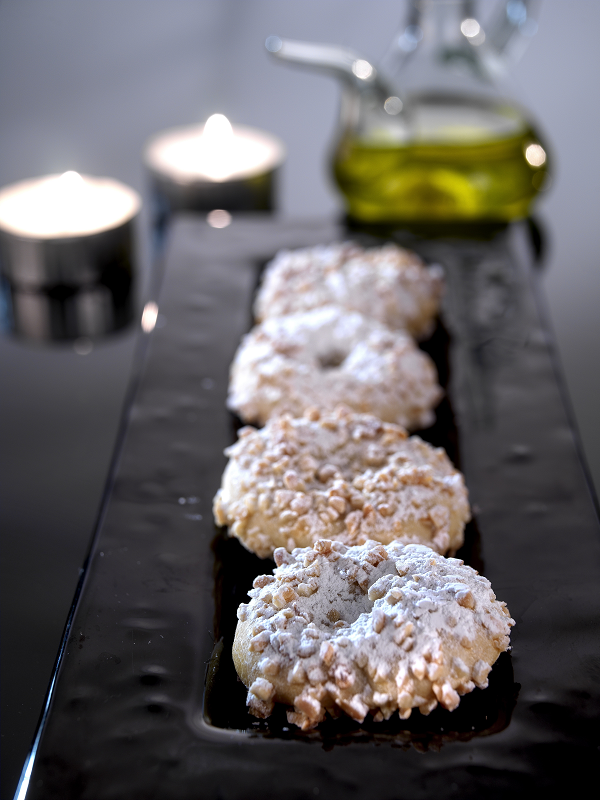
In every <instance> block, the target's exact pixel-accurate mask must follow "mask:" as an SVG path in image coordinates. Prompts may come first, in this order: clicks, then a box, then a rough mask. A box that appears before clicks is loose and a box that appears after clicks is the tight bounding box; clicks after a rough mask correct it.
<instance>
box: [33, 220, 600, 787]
mask: <svg viewBox="0 0 600 800" xmlns="http://www.w3.org/2000/svg"><path fill="white" fill-rule="evenodd" d="M525 230H526V228H525V226H520V225H516V226H509V227H505V228H498V229H495V230H493V231H488V232H487V233H486V234H485V235H481V236H480V237H475V238H473V237H471V238H464V237H463V238H448V237H446V238H437V239H435V238H430V239H427V238H423V237H417V236H412V237H411V236H408V235H407V234H396V236H395V238H397V239H398V241H400V242H401V243H406V244H409V245H410V246H412V247H414V248H415V249H417V250H418V251H419V252H420V253H421V254H422V255H423V256H424V257H425V258H426V259H428V260H429V261H437V262H439V263H441V264H442V265H443V266H444V269H445V271H446V276H447V292H446V296H445V299H444V308H443V314H442V320H441V322H440V324H439V325H438V328H437V330H436V332H435V334H434V336H433V337H432V339H431V341H430V342H428V343H426V344H425V345H424V347H425V348H426V349H428V350H429V351H430V353H431V354H432V356H433V357H434V359H435V360H436V363H437V365H438V369H439V372H440V378H441V381H442V383H443V384H444V385H445V388H446V398H445V400H444V401H443V403H442V404H441V406H440V408H439V409H438V421H437V423H436V425H434V426H433V428H431V429H430V430H428V431H425V432H423V434H422V435H423V436H424V438H427V439H429V440H430V441H432V442H434V443H435V444H442V445H444V446H445V447H447V449H448V451H449V454H450V455H451V457H452V458H453V459H454V460H455V461H456V462H457V464H458V465H459V466H460V467H461V469H462V470H463V471H464V473H465V476H466V480H467V485H468V487H469V491H470V497H471V501H472V504H473V510H474V521H473V522H472V523H471V524H470V526H469V528H468V530H467V536H466V543H465V547H464V548H463V550H462V551H461V553H460V555H461V557H463V558H464V559H465V560H466V561H467V563H470V564H472V565H473V566H475V567H476V568H477V569H479V570H480V571H481V572H482V573H483V574H485V575H486V576H487V577H488V578H489V579H490V580H491V582H492V585H493V587H494V590H495V592H496V594H497V595H498V597H499V598H500V599H502V600H505V601H506V602H507V603H508V606H509V609H510V611H511V614H512V616H513V617H514V618H515V620H516V622H517V624H516V627H515V628H514V629H513V635H512V644H513V649H512V651H511V652H510V653H506V654H503V655H502V656H501V658H500V659H499V660H498V662H497V664H496V666H495V667H494V669H493V671H492V674H491V679H490V686H489V688H488V689H486V690H485V691H481V690H475V691H474V692H473V693H472V694H470V695H467V696H465V697H464V698H463V699H462V701H461V705H460V706H459V708H458V709H457V710H456V711H455V712H447V711H444V710H440V709H438V710H436V711H435V712H434V713H432V714H431V715H430V716H429V717H422V716H420V715H419V714H418V713H415V714H413V716H412V717H411V719H410V720H407V721H401V720H399V719H396V720H395V721H394V720H391V721H390V722H388V723H379V724H376V723H373V722H372V721H369V720H367V721H365V723H364V724H363V725H358V724H356V723H353V722H352V721H349V720H343V719H342V720H336V721H330V722H326V723H324V724H322V725H321V726H320V727H319V728H318V729H317V730H315V731H311V732H308V733H302V732H300V731H298V730H297V729H295V728H294V727H293V726H290V725H288V724H287V723H286V720H285V716H284V714H283V713H282V712H278V713H276V714H274V715H273V717H272V718H271V719H270V720H268V721H257V720H255V719H254V718H253V717H251V716H249V715H248V714H247V712H246V709H245V705H244V700H245V690H244V687H243V686H242V685H241V684H240V683H239V682H238V681H237V679H236V676H235V671H234V670H233V666H232V662H231V653H230V649H231V640H232V636H233V631H234V629H235V608H236V606H237V604H238V603H239V602H242V601H244V599H245V593H246V591H247V590H248V589H249V588H250V586H251V582H252V579H253V577H254V576H255V575H257V574H260V573H262V572H265V571H268V570H269V569H270V567H269V563H268V562H263V561H260V560H259V559H257V558H256V557H255V556H253V555H251V554H249V553H247V552H246V551H245V550H243V548H242V547H241V546H240V545H239V543H238V542H237V541H236V540H230V539H227V538H226V537H225V536H224V535H223V533H222V532H219V531H218V530H217V529H216V528H215V527H214V524H213V521H212V512H211V503H212V498H213V495H214V494H215V492H216V490H217V488H218V486H219V484H220V479H221V473H222V470H223V468H224V466H225V463H226V459H225V457H224V455H223V449H224V448H225V447H226V446H227V445H228V444H230V443H231V442H232V441H233V440H234V439H235V430H236V424H237V422H236V420H235V419H234V418H233V417H232V415H230V414H229V413H228V412H227V410H226V409H225V397H226V390H227V377H228V368H229V364H230V362H231V359H232V357H233V354H234V352H235V349H236V347H237V345H238V342H239V340H240V337H241V336H242V334H243V333H244V332H245V331H246V330H248V329H249V327H250V325H251V302H252V296H253V292H254V290H255V287H256V284H257V281H258V278H259V274H260V270H261V269H262V267H263V266H264V264H265V262H266V261H267V260H268V259H269V258H271V257H272V256H273V255H274V253H275V252H276V251H277V250H278V249H280V248H282V247H298V246H303V245H311V244H316V243H321V242H328V241H333V240H336V239H339V238H340V237H343V236H348V235H355V236H358V237H359V238H361V239H362V240H363V241H364V242H365V243H369V242H370V243H376V242H377V239H376V238H373V237H369V236H366V235H365V234H349V232H348V231H345V230H343V229H341V228H340V227H338V226H337V225H335V224H333V223H331V222H330V221H324V222H317V223H310V222H305V223H302V222H293V221H292V222H278V221H276V220H272V219H271V220H268V219H252V218H243V217H240V218H235V219H234V222H233V223H232V225H231V226H230V227H228V228H225V229H222V230H216V229H212V228H210V227H208V226H207V225H206V224H205V223H204V222H202V221H200V220H198V219H197V218H192V217H189V218H185V217H182V218H180V219H179V220H178V221H177V222H176V223H175V224H174V226H173V228H172V230H171V233H170V239H169V244H168V248H167V255H166V258H165V265H164V266H165V274H164V280H163V286H162V290H161V293H160V298H159V310H160V313H159V317H158V325H157V327H156V329H155V330H154V332H153V333H152V334H151V335H150V336H149V337H145V338H146V340H147V341H146V342H145V343H144V345H143V346H142V347H141V348H140V357H139V359H138V365H139V374H138V377H137V380H136V382H135V392H133V393H132V402H131V403H130V405H129V408H128V411H127V414H126V418H125V420H126V424H125V425H124V426H123V431H122V435H121V437H120V444H119V449H118V458H116V459H115V464H114V468H113V473H112V475H111V478H110V480H109V484H108V488H107V492H106V497H105V502H104V507H103V512H102V515H101V519H100V520H99V523H98V528H97V531H96V535H95V538H94V542H93V544H92V548H91V551H90V556H89V559H88V562H87V564H86V566H85V570H84V574H83V579H82V582H81V585H80V590H79V591H78V595H77V597H76V599H75V603H74V606H73V610H72V614H71V617H70V619H69V622H68V627H67V633H66V636H65V639H64V642H63V645H62V648H61V653H60V657H59V661H58V666H57V670H56V673H55V676H54V678H53V681H52V684H51V687H50V690H49V696H48V704H47V707H46V709H45V712H44V716H43V719H42V723H41V725H40V729H39V732H38V736H37V738H36V742H35V744H34V747H33V750H32V753H31V756H30V758H29V760H28V763H27V765H26V768H25V770H24V774H23V778H22V781H21V785H20V789H19V793H18V796H19V798H23V797H27V798H30V800H34V798H40V799H41V798H44V799H48V798H61V800H68V799H69V798H77V799H78V800H87V799H88V798H89V799H90V800H92V799H93V800H101V799H102V800H109V799H110V800H112V799H113V798H114V800H117V798H118V799H119V800H122V798H127V800H148V799H149V798H156V799H157V800H170V799H171V798H173V799H175V798H177V800H188V798H189V799H190V800H191V799H192V798H194V799H197V798H202V800H204V798H206V799H207V800H209V799H210V800H213V799H214V800H217V798H220V799H222V800H225V799H227V800H246V799H247V800H250V798H261V800H262V799H263V798H264V800H270V799H271V798H273V800H275V798H277V800H306V799H307V798H315V797H317V796H321V797H327V798H328V800H329V799H331V800H335V799H336V798H344V800H353V799H354V798H378V800H413V799H414V800H417V799H421V798H423V799H425V800H430V799H431V800H445V798H461V800H465V798H478V799H479V798H482V797H486V799H487V798H490V799H491V798H506V797H508V796H510V797H511V798H520V797H525V796H527V797H528V798H532V797H541V796H545V797H549V796H553V794H554V793H556V792H558V791H564V792H567V791H568V792H569V794H572V793H573V792H574V791H576V790H577V789H578V788H583V787H584V786H585V785H586V783H587V780H588V779H590V778H595V777H596V775H597V774H598V769H599V767H600V758H599V750H598V746H599V744H600V733H599V726H598V719H599V717H600V714H599V712H600V536H599V526H598V520H597V516H596V512H595V506H594V502H593V498H592V495H591V493H590V489H589V486H588V483H587V481H586V476H585V471H584V469H583V467H582V462H581V459H580V457H579V454H578V450H577V447H576V441H575V438H574V432H573V428H572V426H571V425H570V424H569V421H568V417H567V414H566V412H565V405H564V401H563V398H562V396H561V384H560V380H559V379H557V376H556V373H555V370H554V367H553V360H554V355H553V347H552V341H551V337H550V335H549V332H548V329H547V326H545V325H544V324H543V322H542V318H543V313H542V314H541V315H540V310H539V309H540V305H539V302H540V301H539V296H540V292H539V289H538V287H537V283H538V280H539V278H538V277H537V276H536V274H535V269H534V268H533V267H532V265H531V263H530V262H531V258H530V254H529V251H528V248H527V241H526V237H525V235H524V232H525Z"/></svg>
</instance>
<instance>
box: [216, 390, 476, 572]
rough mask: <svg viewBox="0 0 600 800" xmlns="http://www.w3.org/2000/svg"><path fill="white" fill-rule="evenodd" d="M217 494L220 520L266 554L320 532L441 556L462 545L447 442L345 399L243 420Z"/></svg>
mask: <svg viewBox="0 0 600 800" xmlns="http://www.w3.org/2000/svg"><path fill="white" fill-rule="evenodd" d="M225 452H226V453H227V455H228V456H229V457H230V461H229V463H228V465H227V467H226V469H225V472H224V474H223V480H222V484H221V489H220V490H219V492H218V493H217V495H216V497H215V500H214V513H215V519H216V522H217V524H218V525H228V526H229V531H230V533H231V534H232V535H234V536H237V537H238V538H239V539H240V541H241V542H242V544H244V546H245V547H247V548H248V549H249V550H252V551H253V552H255V553H257V555H259V556H261V557H262V558H265V557H268V556H271V555H272V553H273V551H274V549H275V548H277V547H286V548H287V549H288V550H290V551H291V550H293V549H294V548H295V547H305V546H307V545H310V544H312V543H313V542H315V541H316V540H317V539H322V538H329V539H335V540H338V541H341V542H344V543H345V544H348V545H355V544H361V543H363V542H365V541H366V540H367V539H373V540H377V541H380V542H383V543H388V542H391V541H393V540H399V541H402V542H405V543H407V542H421V543H425V544H428V545H430V546H431V547H433V548H434V549H436V550H438V551H439V552H441V553H446V552H448V551H449V550H451V551H455V550H456V549H458V548H459V547H460V546H461V545H462V543H463V531H464V526H465V523H466V522H467V521H468V520H469V519H470V510H469V503H468V497H467V490H466V488H465V484H464V479H463V476H462V475H461V473H460V472H458V470H456V469H455V468H454V467H453V466H452V463H451V462H450V459H449V458H448V456H447V455H446V453H445V451H444V450H443V449H442V448H434V447H432V446H431V445H429V444H427V443H426V442H424V441H422V440H421V439H420V438H419V437H418V436H412V437H408V435H407V433H406V431H405V430H404V429H403V428H401V427H400V426H398V425H394V424H392V423H385V422H382V421H381V420H380V419H378V418H377V417H374V416H372V415H369V414H356V413H354V412H352V411H349V410H348V409H347V408H345V407H343V406H340V407H338V408H337V409H336V410H335V412H333V413H320V412H319V411H317V410H315V409H313V410H311V411H309V412H308V415H307V416H306V417H301V418H296V419H293V418H291V417H289V416H283V417H277V418H274V419H272V420H270V421H269V422H268V423H267V425H266V426H265V427H264V428H263V429H262V430H255V429H253V428H250V427H247V428H243V429H242V430H241V431H240V432H239V439H238V441H237V443H236V444H235V445H233V446H232V447H230V448H228V449H227V450H226V451H225Z"/></svg>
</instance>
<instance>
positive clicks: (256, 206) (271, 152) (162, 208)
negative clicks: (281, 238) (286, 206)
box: [144, 114, 285, 222]
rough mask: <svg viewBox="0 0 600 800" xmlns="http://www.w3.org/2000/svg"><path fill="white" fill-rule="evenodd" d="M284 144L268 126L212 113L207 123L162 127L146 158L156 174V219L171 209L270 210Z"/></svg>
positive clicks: (149, 146)
mask: <svg viewBox="0 0 600 800" xmlns="http://www.w3.org/2000/svg"><path fill="white" fill-rule="evenodd" d="M284 158H285V149H284V146H283V144H282V143H281V142H280V141H279V140H278V139H277V138H275V137H274V136H272V135H271V134H269V133H266V132H265V131H260V130H257V129H255V128H249V127H246V126H243V125H231V123H230V122H229V120H228V119H227V117H225V116H223V114H213V115H212V116H211V117H209V118H208V120H207V121H206V124H205V125H193V126H187V127H183V128H173V129H171V130H168V131H164V132H162V133H160V134H158V135H157V136H155V137H154V138H153V139H151V140H150V142H149V143H148V145H147V147H146V150H145V153H144V160H145V162H146V165H147V167H148V169H149V170H150V173H151V175H152V177H153V179H154V188H155V191H156V197H155V200H156V202H157V205H158V208H157V214H156V216H157V219H158V221H159V222H160V221H161V219H162V221H164V218H165V217H168V215H169V214H170V213H171V212H173V211H212V210H213V209H222V210H225V211H272V210H273V202H274V201H273V189H274V176H275V173H276V170H277V168H278V167H279V166H280V165H281V163H282V162H283V160H284Z"/></svg>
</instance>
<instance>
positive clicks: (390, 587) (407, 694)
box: [233, 540, 514, 730]
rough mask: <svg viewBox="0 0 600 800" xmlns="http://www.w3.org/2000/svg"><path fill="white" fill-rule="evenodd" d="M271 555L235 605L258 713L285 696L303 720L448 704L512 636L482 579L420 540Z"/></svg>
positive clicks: (242, 661) (238, 652)
mask: <svg viewBox="0 0 600 800" xmlns="http://www.w3.org/2000/svg"><path fill="white" fill-rule="evenodd" d="M275 560H276V563H277V568H276V569H275V570H274V572H273V575H261V576H259V577H258V578H256V580H255V581H254V588H253V589H252V590H251V591H250V592H249V595H250V597H251V598H252V599H251V601H250V603H248V604H242V605H241V606H240V607H239V609H238V620H239V622H238V627H237V630H236V635H235V641H234V645H233V658H234V662H235V666H236V669H237V671H238V674H239V675H240V677H241V679H242V681H243V682H244V683H245V685H246V686H247V687H248V689H249V691H248V699H247V703H248V706H249V708H250V711H251V712H252V713H253V714H255V715H256V716H259V717H266V716H269V714H270V713H271V711H272V709H273V706H274V703H276V702H278V703H285V704H287V705H289V706H293V710H292V711H289V712H288V719H289V721H290V722H292V723H294V724H296V725H298V726H300V727H301V728H303V729H305V730H306V729H308V728H311V727H314V726H315V725H317V724H318V723H319V722H320V721H322V720H323V718H324V716H325V712H326V711H331V712H332V713H334V714H336V713H338V712H339V711H340V710H341V711H344V712H345V713H347V714H349V715H350V716H351V717H353V718H354V719H356V720H358V721H359V722H362V720H363V719H364V718H365V716H366V715H367V714H368V713H374V715H375V719H376V720H381V719H388V718H389V717H390V716H391V715H392V714H393V713H394V712H395V711H398V712H399V714H400V716H401V717H402V718H403V719H406V718H407V717H409V716H410V714H411V711H412V709H413V708H419V710H420V711H421V713H423V714H428V713H429V712H430V711H432V710H433V709H434V708H435V707H436V706H437V705H438V703H439V704H440V705H442V706H443V707H444V708H447V709H449V710H453V709H454V708H456V707H457V706H458V704H459V702H460V696H461V695H463V694H465V693H467V692H470V691H472V690H473V689H474V688H475V687H476V686H478V687H480V688H484V687H485V686H487V677H488V673H489V671H490V669H491V666H492V664H493V663H494V662H495V661H496V659H497V658H498V656H499V655H500V653H501V652H503V651H504V650H507V649H508V647H509V634H510V627H511V626H512V625H514V621H513V620H512V619H511V618H510V616H509V612H508V609H507V608H506V604H505V603H502V602H499V601H497V600H496V597H495V595H494V593H493V591H492V588H491V585H490V582H489V581H488V580H487V579H486V578H484V577H482V576H480V575H478V574H477V572H476V571H475V570H474V569H472V568H471V567H468V566H466V565H465V564H464V563H463V562H462V561H460V560H458V559H454V558H448V559H447V558H444V557H443V556H441V555H440V554H438V553H436V552H435V551H433V550H431V549H430V548H429V547H426V546H424V545H414V544H411V545H402V544H400V543H399V542H392V543H391V544H389V545H387V546H383V545H381V544H379V543H378V542H373V541H367V542H366V543H365V544H363V545H361V546H355V547H350V548H348V547H346V546H345V545H344V544H342V543H341V542H332V541H330V540H320V541H318V542H316V543H315V545H314V547H310V548H304V549H302V548H298V549H295V550H294V551H293V552H292V553H291V554H290V553H288V552H287V551H285V550H283V549H280V550H277V551H276V552H275Z"/></svg>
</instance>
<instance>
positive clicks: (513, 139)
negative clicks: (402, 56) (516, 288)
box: [333, 103, 548, 223]
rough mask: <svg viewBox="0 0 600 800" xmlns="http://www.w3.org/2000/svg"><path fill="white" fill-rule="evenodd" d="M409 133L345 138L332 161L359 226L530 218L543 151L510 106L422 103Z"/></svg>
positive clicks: (540, 182) (541, 177) (543, 172)
mask: <svg viewBox="0 0 600 800" xmlns="http://www.w3.org/2000/svg"><path fill="white" fill-rule="evenodd" d="M411 121H412V125H411V127H410V128H409V130H410V131H411V133H410V135H408V134H406V133H405V134H404V136H403V137H402V134H401V135H400V136H399V137H396V140H395V141H394V139H393V132H392V135H390V128H389V127H388V128H387V129H382V130H381V131H377V130H376V129H374V130H371V131H370V132H369V136H368V138H361V137H360V136H356V135H346V136H343V137H342V139H341V141H340V143H339V145H338V147H337V150H336V152H335V155H334V160H333V171H334V176H335V179H336V181H337V183H338V185H339V187H340V189H341V191H342V193H343V194H344V196H345V198H346V202H347V210H348V213H349V216H350V217H352V218H354V219H357V220H359V221H364V222H384V223H385V222H398V221H439V222H441V221H454V220H457V221H458V220H460V221H477V220H498V221H500V220H501V221H508V220H512V219H517V218H520V217H525V216H527V213H528V211H529V207H530V205H531V202H532V200H533V199H534V198H535V196H536V195H537V194H538V192H539V191H540V189H542V188H543V186H544V183H545V181H546V177H547V169H548V165H547V158H546V152H545V150H544V148H543V147H542V145H541V144H540V141H539V138H538V136H537V134H536V133H535V131H534V130H533V129H532V128H531V127H530V126H529V125H528V124H526V123H525V122H524V121H523V118H522V117H521V116H520V115H519V114H518V113H517V112H516V111H515V110H514V109H513V108H512V107H507V108H502V107H497V108H494V107H472V108H471V109H468V110H467V111H466V112H465V108H464V107H463V108H454V109H453V108H452V107H447V106H443V105H442V106H436V105H433V104H429V105H428V104H426V103H423V104H421V105H420V106H417V108H416V111H414V112H413V116H412V118H411Z"/></svg>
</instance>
